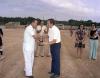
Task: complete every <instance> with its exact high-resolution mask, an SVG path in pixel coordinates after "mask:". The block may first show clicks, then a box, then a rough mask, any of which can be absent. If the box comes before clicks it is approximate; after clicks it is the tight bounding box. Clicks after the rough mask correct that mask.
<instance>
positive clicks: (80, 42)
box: [75, 25, 85, 58]
mask: <svg viewBox="0 0 100 78" xmlns="http://www.w3.org/2000/svg"><path fill="white" fill-rule="evenodd" d="M75 37H76V43H75V47H76V48H77V57H79V58H82V54H83V48H85V44H84V41H85V30H84V26H83V25H80V26H79V28H78V30H77V31H76V33H75Z"/></svg>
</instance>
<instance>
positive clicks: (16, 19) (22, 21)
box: [0, 17, 100, 26]
mask: <svg viewBox="0 0 100 78" xmlns="http://www.w3.org/2000/svg"><path fill="white" fill-rule="evenodd" d="M33 19H34V18H33V17H24V18H22V17H0V25H4V24H6V23H8V22H20V24H21V25H26V24H30V23H31V22H32V20H33ZM46 22H47V20H44V24H46ZM92 23H94V24H96V25H97V26H100V23H96V22H93V21H92V20H87V21H84V20H80V21H78V20H73V19H70V20H68V21H57V20H56V24H64V25H66V26H67V25H72V26H79V25H80V24H83V25H85V26H91V24H92Z"/></svg>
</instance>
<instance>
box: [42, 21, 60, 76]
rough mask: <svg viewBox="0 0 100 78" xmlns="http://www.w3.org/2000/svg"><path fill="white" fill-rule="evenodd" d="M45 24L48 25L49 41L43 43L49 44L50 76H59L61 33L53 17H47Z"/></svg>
mask: <svg viewBox="0 0 100 78" xmlns="http://www.w3.org/2000/svg"><path fill="white" fill-rule="evenodd" d="M47 25H48V27H49V31H48V36H49V42H44V45H48V44H49V45H50V52H51V57H52V63H51V71H50V72H48V73H49V74H51V76H50V78H58V77H60V48H61V34H60V30H59V29H58V28H57V26H55V21H54V19H48V21H47Z"/></svg>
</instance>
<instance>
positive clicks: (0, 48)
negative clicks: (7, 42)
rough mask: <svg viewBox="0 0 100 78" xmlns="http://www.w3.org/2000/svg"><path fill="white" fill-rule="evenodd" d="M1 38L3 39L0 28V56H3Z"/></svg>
mask: <svg viewBox="0 0 100 78" xmlns="http://www.w3.org/2000/svg"><path fill="white" fill-rule="evenodd" d="M2 38H3V31H2V29H1V28H0V54H1V55H3V42H2Z"/></svg>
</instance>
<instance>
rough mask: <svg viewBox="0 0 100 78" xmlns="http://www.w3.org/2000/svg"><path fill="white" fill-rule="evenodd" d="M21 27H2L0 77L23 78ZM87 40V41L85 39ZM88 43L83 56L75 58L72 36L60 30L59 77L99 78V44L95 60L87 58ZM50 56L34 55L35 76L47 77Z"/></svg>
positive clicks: (39, 77)
mask: <svg viewBox="0 0 100 78" xmlns="http://www.w3.org/2000/svg"><path fill="white" fill-rule="evenodd" d="M23 31H24V30H23V29H4V52H5V54H4V55H5V59H2V60H0V78H25V77H24V73H23V69H24V59H23V52H22V42H23ZM87 42H88V41H87ZM88 53H89V44H88V43H87V44H86V48H85V50H84V54H83V58H82V59H81V60H80V59H77V58H76V49H75V48H74V36H73V37H70V35H69V31H66V30H65V31H62V48H61V77H60V78H100V46H99V48H98V58H97V60H96V61H90V60H89V59H88ZM50 64H51V59H50V57H36V58H35V62H34V69H33V74H34V76H35V78H49V75H48V71H50Z"/></svg>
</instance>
